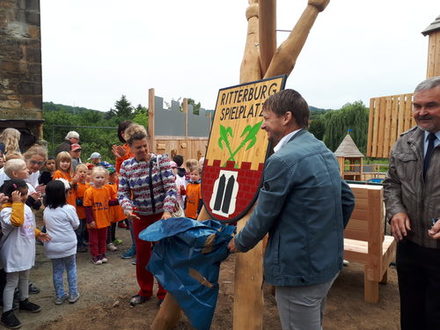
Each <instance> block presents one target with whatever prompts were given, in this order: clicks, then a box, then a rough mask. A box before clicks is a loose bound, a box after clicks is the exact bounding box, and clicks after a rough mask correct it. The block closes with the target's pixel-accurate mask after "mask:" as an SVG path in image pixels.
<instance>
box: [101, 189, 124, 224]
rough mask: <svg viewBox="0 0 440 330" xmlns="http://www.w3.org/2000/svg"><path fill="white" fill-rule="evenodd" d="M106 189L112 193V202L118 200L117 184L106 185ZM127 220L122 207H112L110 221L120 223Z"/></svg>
mask: <svg viewBox="0 0 440 330" xmlns="http://www.w3.org/2000/svg"><path fill="white" fill-rule="evenodd" d="M105 187H106V188H107V189H108V191H109V192H110V199H111V200H112V201H114V200H118V197H117V195H118V185H117V183H113V184H112V183H109V184H106V185H105ZM125 218H126V216H125V214H124V211H123V210H122V207H121V205H119V204H118V205H110V221H111V222H119V221H121V220H124V219H125Z"/></svg>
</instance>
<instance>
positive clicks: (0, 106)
mask: <svg viewBox="0 0 440 330" xmlns="http://www.w3.org/2000/svg"><path fill="white" fill-rule="evenodd" d="M42 123H43V114H42V78H41V34H40V1H39V0H1V1H0V131H2V130H3V129H4V128H6V127H14V128H17V129H18V130H20V132H21V133H22V141H21V142H20V144H21V145H22V146H23V147H26V146H27V145H29V144H32V143H33V142H34V141H35V140H37V139H39V138H41V137H42Z"/></svg>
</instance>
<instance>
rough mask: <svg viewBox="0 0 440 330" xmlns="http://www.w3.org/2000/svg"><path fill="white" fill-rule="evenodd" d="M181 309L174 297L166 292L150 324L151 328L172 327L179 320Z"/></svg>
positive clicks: (154, 329) (160, 329) (158, 329)
mask: <svg viewBox="0 0 440 330" xmlns="http://www.w3.org/2000/svg"><path fill="white" fill-rule="evenodd" d="M180 314H181V309H180V307H179V304H178V303H177V301H176V299H174V297H173V296H172V295H171V294H169V293H167V295H166V296H165V299H164V301H163V302H162V305H160V309H159V312H158V313H157V315H156V317H155V318H154V320H153V324H151V329H152V330H163V329H173V328H174V327H175V326H176V324H177V322H178V321H179V318H180Z"/></svg>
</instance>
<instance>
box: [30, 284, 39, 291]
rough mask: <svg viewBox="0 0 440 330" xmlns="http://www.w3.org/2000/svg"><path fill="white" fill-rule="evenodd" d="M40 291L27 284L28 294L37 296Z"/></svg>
mask: <svg viewBox="0 0 440 330" xmlns="http://www.w3.org/2000/svg"><path fill="white" fill-rule="evenodd" d="M38 293H40V289H39V288H37V287H36V286H35V285H34V284H33V283H29V294H38Z"/></svg>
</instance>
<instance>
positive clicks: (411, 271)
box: [396, 240, 440, 330]
mask: <svg viewBox="0 0 440 330" xmlns="http://www.w3.org/2000/svg"><path fill="white" fill-rule="evenodd" d="M396 266H397V276H398V279H399V292H400V325H401V329H402V330H425V329H426V330H428V329H429V330H431V329H432V330H438V329H440V249H431V248H425V247H421V246H419V245H417V244H415V243H412V242H410V241H407V240H405V241H401V242H399V243H398V245H397V254H396Z"/></svg>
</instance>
